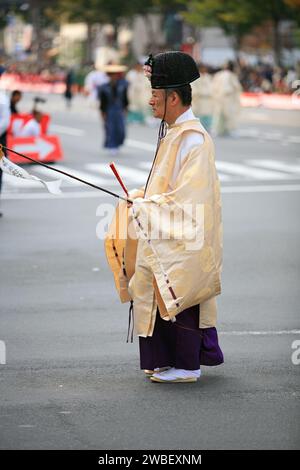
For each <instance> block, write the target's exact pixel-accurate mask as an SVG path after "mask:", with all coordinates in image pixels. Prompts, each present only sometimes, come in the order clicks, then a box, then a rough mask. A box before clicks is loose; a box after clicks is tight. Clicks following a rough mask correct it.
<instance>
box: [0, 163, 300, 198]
mask: <svg viewBox="0 0 300 470" xmlns="http://www.w3.org/2000/svg"><path fill="white" fill-rule="evenodd" d="M244 162H245V163H246V165H244V164H240V163H233V162H227V161H223V160H217V161H216V167H217V171H218V175H219V179H220V181H221V182H224V181H225V182H230V181H235V182H237V181H241V180H244V181H245V180H247V179H248V180H249V179H250V180H260V181H263V180H288V179H298V178H299V175H300V164H292V163H286V162H283V161H279V160H272V159H262V160H257V159H252V160H251V159H249V160H245V161H244ZM151 165H152V162H150V161H138V162H136V167H134V168H133V167H132V166H129V165H122V164H117V168H118V170H119V171H120V174H121V176H122V177H124V180H125V181H128V183H130V184H144V183H145V182H146V181H147V177H148V174H149V171H150V168H151ZM53 168H57V169H59V170H62V171H66V172H68V173H71V174H72V175H74V176H77V177H78V178H81V179H84V180H86V181H88V182H90V183H93V184H97V185H100V186H114V187H116V186H118V182H117V180H116V179H115V177H114V175H113V173H112V172H111V170H110V168H109V166H108V164H107V163H87V164H85V165H84V170H87V171H79V170H76V169H73V168H69V167H66V166H64V165H58V164H56V165H54V166H53ZM29 171H30V173H33V174H36V175H37V176H40V177H46V179H49V180H51V179H56V178H60V179H62V180H63V186H64V187H74V188H75V187H80V186H82V183H80V182H79V181H76V180H73V179H72V178H70V177H68V176H66V175H61V174H59V173H55V172H53V171H51V170H49V169H47V168H44V167H42V166H40V165H31V166H30V169H29ZM3 176H4V189H11V190H13V191H15V190H16V189H20V190H22V189H32V188H34V189H39V183H35V182H34V181H26V180H23V179H21V178H15V177H14V176H10V175H8V174H5V175H3Z"/></svg>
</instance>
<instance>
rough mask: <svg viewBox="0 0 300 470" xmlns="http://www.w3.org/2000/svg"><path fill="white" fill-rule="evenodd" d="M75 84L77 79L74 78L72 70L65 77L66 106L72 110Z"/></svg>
mask: <svg viewBox="0 0 300 470" xmlns="http://www.w3.org/2000/svg"><path fill="white" fill-rule="evenodd" d="M74 83H75V77H74V72H73V70H72V69H70V70H69V71H68V72H67V73H66V76H65V85H66V89H65V93H64V95H65V99H66V105H67V108H70V107H71V102H72V98H73V85H74Z"/></svg>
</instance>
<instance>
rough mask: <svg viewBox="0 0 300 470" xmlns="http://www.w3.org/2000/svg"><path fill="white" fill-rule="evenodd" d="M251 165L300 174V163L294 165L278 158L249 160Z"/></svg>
mask: <svg viewBox="0 0 300 470" xmlns="http://www.w3.org/2000/svg"><path fill="white" fill-rule="evenodd" d="M247 163H248V164H249V165H255V166H261V167H263V168H270V169H271V170H273V169H274V170H280V171H285V172H288V173H297V174H299V175H300V165H292V164H290V163H284V162H281V161H276V160H247Z"/></svg>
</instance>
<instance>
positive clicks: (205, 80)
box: [192, 64, 213, 132]
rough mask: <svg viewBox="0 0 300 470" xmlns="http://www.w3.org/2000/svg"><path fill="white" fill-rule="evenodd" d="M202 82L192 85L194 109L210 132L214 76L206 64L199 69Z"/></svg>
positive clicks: (197, 81)
mask: <svg viewBox="0 0 300 470" xmlns="http://www.w3.org/2000/svg"><path fill="white" fill-rule="evenodd" d="M199 71H200V76H201V80H196V81H195V82H193V83H192V93H193V102H192V108H193V112H194V113H195V116H197V117H198V118H199V119H200V122H201V123H202V124H203V126H204V128H205V129H206V130H207V131H208V132H210V129H211V122H212V112H213V93H212V76H211V74H210V73H208V69H207V67H206V66H205V65H204V64H201V65H200V67H199Z"/></svg>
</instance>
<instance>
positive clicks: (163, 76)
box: [145, 51, 200, 89]
mask: <svg viewBox="0 0 300 470" xmlns="http://www.w3.org/2000/svg"><path fill="white" fill-rule="evenodd" d="M145 65H150V67H151V68H152V73H151V87H152V88H156V89H159V88H178V87H181V86H184V85H188V84H189V83H191V82H193V81H194V80H197V78H199V77H200V73H199V70H198V67H197V64H196V62H195V61H194V59H193V58H192V57H191V56H190V55H189V54H185V53H184V52H180V51H170V52H162V53H160V54H157V55H155V56H154V57H153V56H152V54H150V56H149V58H148V60H147V62H145Z"/></svg>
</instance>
